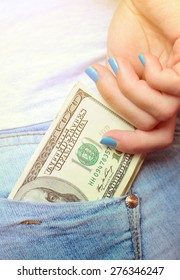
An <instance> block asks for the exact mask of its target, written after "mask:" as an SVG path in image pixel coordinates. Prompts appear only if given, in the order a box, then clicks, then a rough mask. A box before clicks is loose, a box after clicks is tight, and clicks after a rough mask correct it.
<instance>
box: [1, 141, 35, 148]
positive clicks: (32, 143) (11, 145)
mask: <svg viewBox="0 0 180 280" xmlns="http://www.w3.org/2000/svg"><path fill="white" fill-rule="evenodd" d="M39 143H40V142H26V143H19V144H8V145H2V146H1V145H0V148H5V147H15V146H21V145H35V144H39Z"/></svg>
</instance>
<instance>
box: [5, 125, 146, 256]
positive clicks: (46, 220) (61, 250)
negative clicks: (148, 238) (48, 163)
mask: <svg viewBox="0 0 180 280" xmlns="http://www.w3.org/2000/svg"><path fill="white" fill-rule="evenodd" d="M48 126H49V123H44V124H40V125H35V126H31V127H25V128H20V129H15V130H9V131H4V132H1V133H0V153H1V161H0V197H1V198H0V259H140V258H141V236H140V214H139V203H138V205H137V206H136V207H134V208H129V207H128V206H127V203H126V202H127V199H126V196H123V197H120V198H112V199H105V200H99V201H93V202H68V203H65V202H62V203H34V202H25V201H16V200H10V199H7V197H8V195H9V193H10V192H11V189H12V188H13V186H14V184H15V183H16V181H17V179H18V178H19V176H20V175H21V173H22V171H23V169H24V167H25V166H26V164H27V162H28V161H29V159H30V157H31V156H32V154H33V153H34V151H35V150H36V148H37V146H38V144H39V143H40V141H41V139H42V137H43V135H44V133H45V131H46V130H47V128H48Z"/></svg>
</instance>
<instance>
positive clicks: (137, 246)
mask: <svg viewBox="0 0 180 280" xmlns="http://www.w3.org/2000/svg"><path fill="white" fill-rule="evenodd" d="M127 212H128V217H129V223H130V231H131V235H132V243H133V248H134V255H135V259H136V260H141V259H142V249H141V233H140V214H139V198H138V205H137V207H136V208H127Z"/></svg>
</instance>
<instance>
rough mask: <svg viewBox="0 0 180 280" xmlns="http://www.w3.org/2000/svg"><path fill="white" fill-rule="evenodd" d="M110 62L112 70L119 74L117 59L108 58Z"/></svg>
mask: <svg viewBox="0 0 180 280" xmlns="http://www.w3.org/2000/svg"><path fill="white" fill-rule="evenodd" d="M108 62H109V64H110V66H111V68H112V70H113V71H114V73H115V74H117V72H118V64H117V62H116V60H115V59H114V57H110V58H109V59H108Z"/></svg>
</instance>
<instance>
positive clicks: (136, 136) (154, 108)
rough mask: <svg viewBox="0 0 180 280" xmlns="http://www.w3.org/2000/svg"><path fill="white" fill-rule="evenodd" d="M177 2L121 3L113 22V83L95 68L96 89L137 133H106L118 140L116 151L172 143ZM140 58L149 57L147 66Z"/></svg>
mask: <svg viewBox="0 0 180 280" xmlns="http://www.w3.org/2000/svg"><path fill="white" fill-rule="evenodd" d="M155 2H156V3H155ZM178 2H179V1H178V0H176V1H175V0H174V1H169V0H168V1H163V0H161V1H160V0H159V1H157V0H156V1H154V0H147V1H140V0H139V1H130V0H129V1H122V2H121V4H120V6H119V8H118V9H117V12H116V13H115V15H114V17H113V20H112V22H111V25H110V29H109V36H108V54H109V55H113V56H114V57H116V63H117V66H118V72H117V73H116V77H117V78H116V77H115V76H114V75H113V74H112V73H111V72H110V71H109V70H108V69H105V68H104V67H103V66H100V65H97V64H95V65H94V68H95V69H96V70H97V72H98V74H99V79H98V82H97V87H98V89H99V91H100V92H101V94H102V95H103V97H104V98H105V99H106V100H107V101H108V102H109V103H110V104H111V105H112V106H113V107H114V109H115V110H116V111H117V113H118V114H119V115H121V116H122V117H123V118H125V119H126V120H128V121H129V122H130V123H132V124H133V125H134V126H135V127H137V128H138V129H137V130H135V132H127V131H118V130H115V131H109V132H107V133H106V135H105V136H108V137H111V138H113V139H114V140H116V141H115V142H114V143H116V146H115V148H116V149H117V150H121V151H124V152H130V153H138V152H148V151H152V150H156V149H159V148H163V147H166V146H168V145H170V144H171V143H172V141H173V134H174V129H175V122H176V112H177V110H178V109H179V106H180V105H179V104H180V103H179V97H178V96H180V94H179V93H180V91H179V88H180V86H179V75H180V62H179V61H180V51H179V50H180V37H179V35H180V28H179V18H180V2H179V3H178ZM172 3H173V5H172ZM147 10H148V14H147V15H146V11H147ZM149 51H150V52H151V53H153V54H154V55H156V56H154V55H150V54H149ZM141 52H143V53H148V54H146V55H144V59H145V66H142V64H141V63H140V61H138V59H137V56H138V54H139V53H141ZM127 58H128V60H127ZM141 78H143V80H142V79H141ZM112 89H113V90H112Z"/></svg>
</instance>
